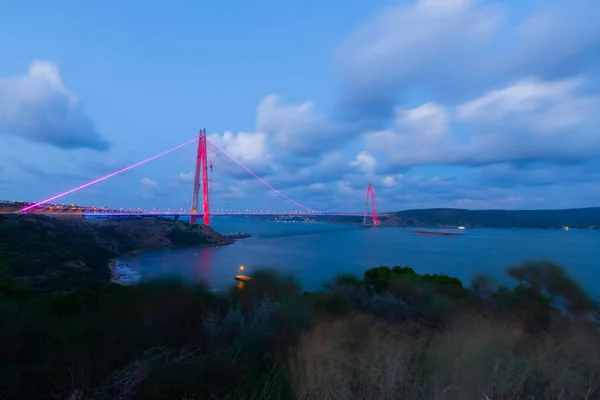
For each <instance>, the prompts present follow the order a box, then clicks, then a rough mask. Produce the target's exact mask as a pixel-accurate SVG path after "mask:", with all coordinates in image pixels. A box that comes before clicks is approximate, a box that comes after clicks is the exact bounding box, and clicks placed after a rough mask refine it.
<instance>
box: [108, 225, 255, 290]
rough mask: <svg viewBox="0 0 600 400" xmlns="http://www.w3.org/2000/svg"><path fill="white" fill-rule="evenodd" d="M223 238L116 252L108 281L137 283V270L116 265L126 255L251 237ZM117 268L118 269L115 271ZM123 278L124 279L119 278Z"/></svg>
mask: <svg viewBox="0 0 600 400" xmlns="http://www.w3.org/2000/svg"><path fill="white" fill-rule="evenodd" d="M221 236H222V237H224V238H227V239H229V240H230V242H227V243H224V242H218V243H205V244H181V245H169V246H160V247H145V248H138V249H135V250H130V251H126V252H123V253H120V254H117V255H116V256H115V257H113V258H111V259H110V261H109V262H108V271H109V273H110V281H111V282H113V283H116V284H117V285H121V286H127V285H130V284H133V283H137V282H138V281H139V279H140V275H139V273H138V272H137V271H134V270H132V269H131V268H128V267H127V264H124V265H117V261H118V260H119V259H120V258H122V257H126V256H135V255H139V254H142V253H145V252H149V251H157V250H172V249H181V248H194V247H219V246H229V245H232V244H234V243H235V241H236V240H240V239H247V238H250V237H252V235H250V234H235V235H221ZM117 268H120V270H118V271H117ZM121 278H124V279H121Z"/></svg>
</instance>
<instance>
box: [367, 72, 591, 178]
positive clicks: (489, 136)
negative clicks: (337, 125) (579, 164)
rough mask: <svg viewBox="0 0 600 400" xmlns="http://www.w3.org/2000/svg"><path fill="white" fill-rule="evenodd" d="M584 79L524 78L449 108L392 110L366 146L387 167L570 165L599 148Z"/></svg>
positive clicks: (425, 107) (428, 105)
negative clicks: (388, 123)
mask: <svg viewBox="0 0 600 400" xmlns="http://www.w3.org/2000/svg"><path fill="white" fill-rule="evenodd" d="M585 82H586V81H585V80H584V79H582V78H569V79H565V80H557V81H542V80H539V79H524V80H520V81H517V82H515V83H514V84H512V85H509V86H507V87H505V88H502V89H497V90H492V91H489V92H487V93H484V94H482V95H481V96H479V97H477V98H475V99H472V100H469V101H467V102H465V103H463V104H461V105H459V106H458V107H456V109H455V110H454V109H453V108H452V107H443V106H440V105H437V104H433V103H427V104H424V105H421V106H418V107H416V108H413V109H409V110H406V109H403V108H400V107H399V108H397V109H396V118H395V120H394V123H393V124H392V126H391V127H390V128H389V129H386V130H383V131H377V132H371V133H368V134H367V135H366V136H365V139H366V145H367V147H368V148H369V149H370V150H371V151H373V152H377V153H378V154H381V155H384V156H386V157H387V160H388V161H389V162H390V164H391V165H393V166H395V167H406V166H417V165H444V164H446V165H447V164H459V165H481V164H483V165H485V164H494V163H503V162H509V163H510V162H512V163H521V162H539V161H545V162H549V163H553V162H559V163H564V162H565V161H571V162H572V161H577V160H581V159H583V158H589V157H591V156H595V155H596V154H597V152H598V151H600V133H599V131H598V128H600V116H599V115H598V113H597V111H596V110H597V109H598V108H599V107H600V96H596V95H590V94H586V93H584V92H582V91H581V90H580V89H581V88H582V86H583V85H584V83H585Z"/></svg>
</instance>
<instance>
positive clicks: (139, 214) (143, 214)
mask: <svg viewBox="0 0 600 400" xmlns="http://www.w3.org/2000/svg"><path fill="white" fill-rule="evenodd" d="M32 214H38V215H39V214H41V215H82V216H84V217H151V216H154V217H175V216H184V217H189V216H192V215H193V216H197V217H202V216H203V214H202V213H192V212H178V211H176V212H164V211H161V212H108V213H105V212H39V213H32ZM210 215H211V217H234V216H274V217H283V216H286V217H318V216H324V217H327V216H330V217H362V216H364V215H365V214H364V213H316V212H289V211H288V212H285V211H284V212H275V211H265V212H236V211H232V212H215V213H211V214H210Z"/></svg>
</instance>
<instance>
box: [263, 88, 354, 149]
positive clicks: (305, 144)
mask: <svg viewBox="0 0 600 400" xmlns="http://www.w3.org/2000/svg"><path fill="white" fill-rule="evenodd" d="M256 130H257V131H258V132H264V133H266V134H267V135H269V137H270V138H272V139H273V143H274V145H276V146H277V147H278V148H280V149H282V150H284V151H286V152H289V153H291V154H293V155H299V156H307V155H308V156H313V155H316V154H321V153H323V152H325V151H328V150H331V149H333V148H335V147H340V145H341V144H343V143H345V142H346V141H347V140H349V139H350V138H351V137H352V136H351V134H350V133H351V132H350V131H349V129H348V127H345V126H343V125H342V124H339V123H336V122H334V121H332V120H330V119H328V118H326V117H324V116H322V115H320V114H318V113H317V112H316V111H315V109H314V104H313V103H312V102H305V103H301V104H295V105H285V106H284V105H280V104H279V98H278V97H277V96H275V95H269V96H267V97H265V98H264V99H263V100H262V101H261V102H260V104H259V105H258V108H257V115H256Z"/></svg>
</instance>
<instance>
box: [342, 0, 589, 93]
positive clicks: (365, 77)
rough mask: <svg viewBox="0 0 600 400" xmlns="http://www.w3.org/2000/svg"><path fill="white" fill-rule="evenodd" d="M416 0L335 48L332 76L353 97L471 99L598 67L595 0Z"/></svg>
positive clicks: (381, 16)
mask: <svg viewBox="0 0 600 400" xmlns="http://www.w3.org/2000/svg"><path fill="white" fill-rule="evenodd" d="M523 3H524V4H523V5H521V3H519V5H516V3H515V5H514V6H512V3H511V2H501V1H477V0H417V1H410V2H408V4H407V3H406V2H405V3H404V4H401V5H395V6H392V7H388V8H386V9H385V10H383V11H382V12H381V13H379V14H378V15H377V16H375V17H374V18H372V19H371V20H369V21H367V22H366V23H365V24H364V25H362V26H360V27H359V28H358V29H356V30H355V31H354V32H353V33H352V34H351V35H349V36H348V37H347V39H346V40H345V41H344V42H343V43H342V44H341V46H340V47H339V49H338V52H337V54H336V57H335V61H336V65H337V69H338V70H339V72H340V73H341V76H342V79H343V82H344V84H345V86H346V87H347V89H348V90H350V91H351V92H358V93H362V94H363V95H364V94H365V93H366V94H370V95H373V93H375V95H377V94H378V95H383V94H386V93H389V92H390V91H391V90H393V89H394V88H402V89H406V88H407V87H413V88H414V87H418V88H425V89H427V90H429V91H430V92H432V93H443V94H444V95H446V96H451V97H453V98H464V96H472V95H473V94H474V93H475V92H477V91H482V90H489V89H491V88H492V87H493V86H494V85H498V84H505V83H506V82H507V81H508V80H511V79H515V77H517V78H518V77H523V76H530V75H538V76H542V77H544V78H546V79H553V78H557V77H561V76H564V74H565V73H566V72H567V73H568V72H571V73H574V72H576V71H579V70H580V69H585V68H588V69H589V66H590V64H589V63H588V61H589V60H598V59H599V58H600V54H599V53H598V46H600V24H598V23H597V18H596V17H595V16H597V15H598V12H600V4H599V3H598V2H597V1H596V0H578V1H574V2H573V1H571V2H569V1H564V0H548V1H544V2H533V1H527V0H525V1H524V2H523Z"/></svg>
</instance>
